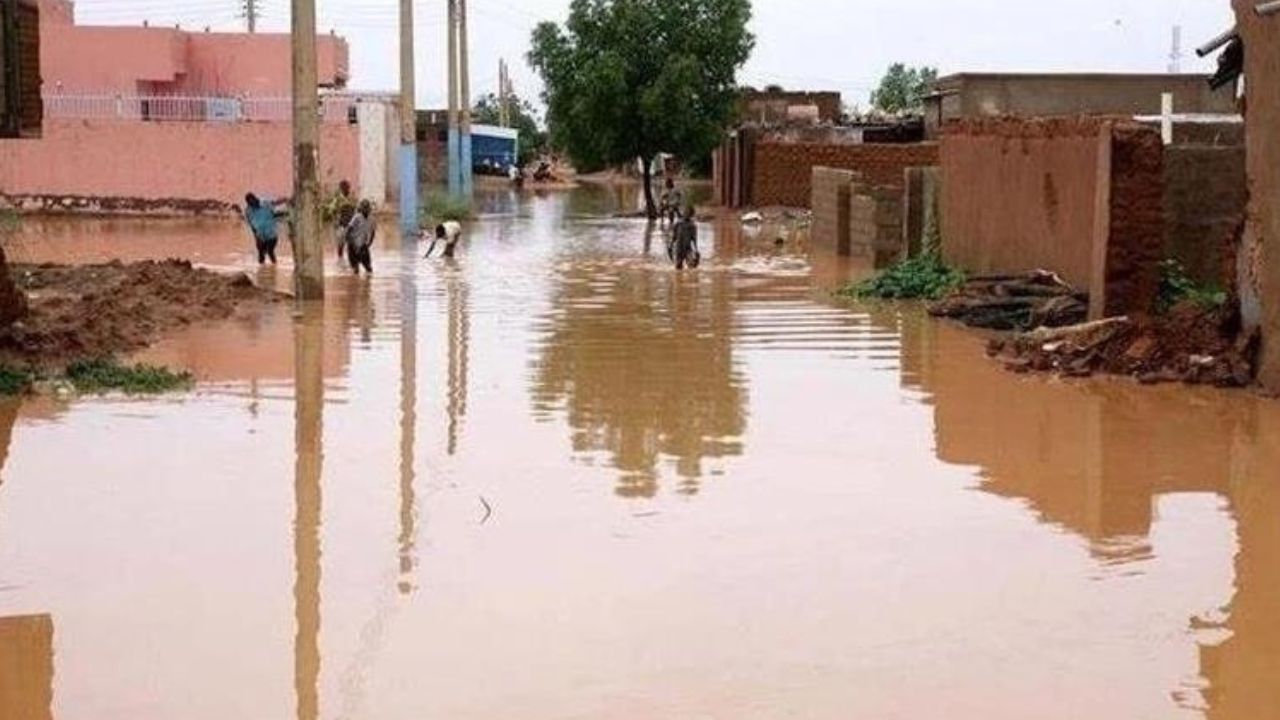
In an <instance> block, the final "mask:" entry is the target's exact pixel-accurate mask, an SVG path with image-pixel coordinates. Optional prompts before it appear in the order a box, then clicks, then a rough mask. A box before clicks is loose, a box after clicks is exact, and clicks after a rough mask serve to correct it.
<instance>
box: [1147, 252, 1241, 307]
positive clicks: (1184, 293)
mask: <svg viewBox="0 0 1280 720" xmlns="http://www.w3.org/2000/svg"><path fill="white" fill-rule="evenodd" d="M1184 302H1192V303H1195V304H1196V305H1199V306H1200V307H1203V308H1206V309H1213V308H1218V307H1222V306H1223V305H1225V304H1227V293H1226V291H1225V290H1223V289H1222V288H1219V287H1216V286H1214V285H1203V284H1200V283H1198V282H1196V281H1195V280H1194V279H1193V278H1192V277H1191V275H1190V274H1189V273H1188V272H1187V268H1186V266H1185V265H1183V264H1182V263H1181V262H1180V261H1178V260H1174V259H1172V258H1171V259H1168V260H1165V261H1163V262H1161V263H1160V299H1159V304H1160V311H1161V312H1167V311H1169V310H1170V309H1171V308H1173V307H1174V306H1176V305H1180V304H1182V303H1184Z"/></svg>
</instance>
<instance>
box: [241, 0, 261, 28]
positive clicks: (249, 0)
mask: <svg viewBox="0 0 1280 720" xmlns="http://www.w3.org/2000/svg"><path fill="white" fill-rule="evenodd" d="M244 19H245V22H246V24H247V25H248V26H249V32H251V33H255V32H257V31H258V0H244Z"/></svg>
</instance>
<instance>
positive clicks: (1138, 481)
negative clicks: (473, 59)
mask: <svg viewBox="0 0 1280 720" xmlns="http://www.w3.org/2000/svg"><path fill="white" fill-rule="evenodd" d="M637 199H638V195H637V194H636V188H635V187H634V186H631V187H629V188H628V187H600V188H593V189H588V190H584V191H581V192H578V193H573V194H563V193H559V194H544V195H542V196H538V195H533V194H526V195H524V196H517V195H516V194H514V193H510V192H507V191H505V190H504V191H500V192H496V193H492V194H482V195H481V205H480V208H481V211H482V215H483V218H482V219H481V220H480V221H478V222H477V223H475V224H474V225H473V226H472V227H471V228H470V231H469V233H468V237H467V238H466V239H465V242H464V246H463V250H462V253H461V254H460V257H459V258H458V259H457V260H456V261H452V262H446V261H441V260H439V259H435V260H431V261H423V260H422V259H421V255H422V250H421V248H409V249H405V250H402V249H401V247H400V241H399V239H398V238H397V237H394V234H393V233H392V232H388V237H386V238H384V239H383V240H381V241H380V246H379V248H378V252H377V254H376V256H375V263H376V270H377V274H376V275H375V276H374V277H373V278H372V279H368V278H359V279H357V278H353V277H351V276H350V275H349V274H348V273H347V272H346V270H345V269H344V268H343V267H342V266H341V264H340V263H338V262H337V261H336V260H334V259H332V258H330V265H329V274H330V277H329V278H328V285H329V299H328V304H327V306H326V307H325V308H324V309H323V313H322V312H320V311H319V309H318V308H314V307H312V308H303V309H302V311H301V312H300V313H299V314H296V315H295V314H294V312H293V310H294V309H293V308H292V307H291V306H289V305H285V306H282V307H279V308H274V309H272V310H270V311H269V312H266V313H264V314H263V315H261V316H259V317H255V318H245V319H236V320H232V321H228V322H227V323H223V324H218V325H213V326H201V327H194V328H190V329H188V330H186V331H184V332H182V333H178V334H175V335H174V336H172V337H170V338H168V339H166V340H165V341H164V342H162V343H161V344H160V345H158V346H157V347H156V348H153V349H152V350H150V351H148V352H147V353H145V354H144V358H145V359H147V360H151V361H155V362H165V363H171V364H180V365H183V366H187V367H192V368H194V369H195V371H196V373H197V376H198V378H199V379H200V384H199V387H198V389H197V391H196V392H195V393H193V394H191V395H189V396H183V397H176V398H161V399H154V400H126V399H122V398H105V399H86V400H81V401H77V402H74V403H67V402H59V401H56V400H49V399H44V400H40V401H29V402H26V403H22V404H17V403H9V404H0V718H3V719H4V720H8V719H9V718H21V719H22V720H26V718H40V719H41V720H45V719H48V718H55V717H56V718H58V719H59V720H76V719H78V718H94V720H97V719H99V718H107V719H115V718H122V719H123V718H129V719H130V720H132V719H133V718H149V717H181V718H184V720H185V719H192V720H214V719H217V720H221V719H222V718H228V717H284V716H288V715H290V714H294V715H296V716H297V717H298V718H352V719H355V718H380V719H381V718H387V719H390V720H401V719H403V720H409V719H410V718H418V717H441V718H449V719H450V720H487V719H488V718H503V717H511V716H512V713H513V712H515V713H516V714H518V715H519V716H520V717H522V718H532V719H546V720H551V719H553V718H554V719H559V718H566V717H579V718H588V717H589V718H617V719H619V720H621V719H629V718H636V717H732V718H735V720H738V719H752V720H757V719H758V720H765V719H772V718H777V717H785V716H803V717H809V718H819V719H825V718H833V719H834V718H847V717H956V718H1024V717H1034V718H1047V719H1054V720H1056V719H1061V720H1068V719H1074V718H1079V717H1090V718H1117V720H1118V719H1121V718H1123V719H1125V720H1128V719H1129V718H1176V717H1186V718H1197V717H1199V718H1210V719H1214V720H1254V719H1256V718H1261V719H1263V720H1267V719H1268V718H1277V717H1280V685H1277V684H1276V683H1275V682H1274V678H1275V676H1276V673H1277V671H1278V670H1280V613H1278V612H1277V610H1278V609H1280V523H1277V522H1276V518H1277V517H1280V487H1278V486H1277V485H1278V483H1277V478H1276V476H1275V468H1276V467H1280V444H1277V443H1276V442H1275V441H1274V439H1275V438H1276V437H1277V436H1280V435H1277V433H1280V408H1278V406H1277V405H1276V404H1275V403H1272V402H1266V401H1261V400H1258V399H1255V398H1252V397H1249V396H1247V395H1244V394H1226V393H1219V392H1213V391H1205V390H1189V389H1185V388H1159V389H1150V388H1140V387H1137V386H1134V385H1131V384H1128V383H1123V382H1104V381H1097V382H1089V383H1073V382H1063V381H1057V380H1046V379H1043V378H1023V377H1014V376H1011V375H1008V374H1005V373H1003V372H1001V371H999V369H998V368H996V367H995V366H993V365H992V364H991V363H990V362H988V361H987V360H986V358H985V357H983V353H982V347H981V341H980V339H978V338H976V337H974V336H973V335H971V334H969V333H967V332H964V331H959V330H956V329H954V328H952V327H951V326H949V325H944V324H938V323H934V322H931V321H928V320H926V319H925V318H924V317H923V316H922V315H921V314H920V313H918V312H917V311H916V310H914V309H910V308H905V309H904V308H899V307H894V306H890V305H885V306H876V307H869V308H860V307H843V306H839V305H836V304H834V303H832V302H830V301H829V300H828V299H827V298H826V296H825V293H824V290H825V289H829V288H832V287H835V286H837V285H839V284H841V283H842V282H844V281H845V280H847V279H849V278H850V277H855V276H857V275H858V274H859V273H861V272H864V271H865V269H863V268H858V267H855V266H850V265H849V264H848V263H847V262H844V261H837V260H834V259H830V258H824V257H821V256H818V257H812V258H811V257H808V256H807V255H806V250H807V249H806V244H807V243H806V240H805V237H804V233H803V232H802V231H799V232H797V231H796V230H795V228H792V227H790V226H789V225H787V224H781V225H777V226H768V227H760V228H748V229H743V228H741V227H740V226H739V224H738V223H737V222H736V220H734V219H732V218H727V219H723V220H720V221H717V222H713V223H707V224H704V225H703V226H702V237H703V243H702V248H703V250H704V254H705V255H706V264H705V265H704V266H703V267H702V268H700V269H699V270H698V271H697V272H693V273H683V274H679V273H676V272H674V271H673V270H672V269H671V268H670V266H669V263H667V261H666V259H665V249H664V243H665V237H664V235H663V232H662V230H661V229H660V228H658V227H656V226H650V225H649V224H647V223H644V222H640V221H630V220H618V219H614V218H612V217H611V216H612V214H613V213H615V212H617V211H618V210H622V209H626V208H628V207H634V206H635V203H636V201H637ZM391 230H392V229H391V228H388V231H391ZM22 237H23V242H24V243H25V245H23V246H22V248H21V253H23V255H22V258H23V259H27V260H30V261H42V260H46V259H50V260H56V259H66V258H86V259H106V258H107V257H110V256H111V255H112V254H118V255H120V256H122V257H127V258H133V257H149V256H157V257H164V256H167V255H170V254H175V253H180V254H194V253H199V254H200V256H201V257H202V258H204V259H203V262H207V263H208V264H211V265H221V266H227V267H238V268H248V269H251V270H254V272H257V271H256V270H255V269H254V268H253V264H252V262H251V260H250V258H249V256H248V251H249V246H248V241H247V239H246V238H245V237H243V232H242V231H241V230H240V228H239V227H238V226H236V225H235V224H234V223H222V222H220V221H206V222H201V223H169V222H163V223H153V222H146V223H136V222H133V223H129V222H121V221H112V222H110V223H88V224H79V223H77V222H72V221H51V222H48V223H42V222H41V223H32V224H30V225H29V226H28V227H27V228H26V229H24V231H23V236H22ZM779 239H781V241H782V242H781V243H778V242H777V240H779ZM258 277H259V278H260V281H262V282H265V283H275V284H279V283H280V282H282V281H283V282H286V284H287V278H288V269H287V263H286V264H285V266H282V267H281V268H280V269H279V270H271V269H267V270H264V271H262V273H261V275H259V276H258ZM620 496H621V497H622V498H624V499H626V502H622V501H620V500H619V497H620ZM55 619H56V626H57V632H56V633H55V632H54V624H55ZM322 620H323V622H322ZM513 708H517V709H518V710H515V711H513V710H512V709H513Z"/></svg>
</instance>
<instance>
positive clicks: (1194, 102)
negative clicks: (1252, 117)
mask: <svg viewBox="0 0 1280 720" xmlns="http://www.w3.org/2000/svg"><path fill="white" fill-rule="evenodd" d="M1208 81H1209V76H1208V75H1191V74H1181V75H1167V74H1105V73H962V74H958V75H949V76H947V77H943V78H939V79H938V81H937V82H935V83H934V85H933V92H932V94H930V95H929V97H927V98H926V99H925V131H926V134H927V136H928V137H931V138H936V137H938V136H939V135H940V133H941V129H942V126H943V125H945V124H946V123H947V122H948V121H950V120H957V119H962V118H983V117H1000V116H1008V115H1016V116H1019V117H1054V116H1064V115H1065V116H1076V115H1127V116H1130V117H1132V116H1135V115H1159V114H1160V111H1161V105H1160V103H1161V99H1160V98H1161V95H1162V94H1163V93H1173V95H1174V107H1175V110H1176V112H1179V113H1205V114H1219V113H1234V112H1236V101H1235V93H1234V92H1233V91H1232V89H1229V88H1222V89H1220V90H1212V89H1210V88H1209V82H1208Z"/></svg>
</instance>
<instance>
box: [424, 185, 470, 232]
mask: <svg viewBox="0 0 1280 720" xmlns="http://www.w3.org/2000/svg"><path fill="white" fill-rule="evenodd" d="M469 219H471V201H469V200H466V199H464V198H459V197H453V196H452V195H450V194H449V193H447V192H432V193H428V194H427V196H426V198H424V200H423V203H422V213H421V221H422V225H423V227H434V226H435V225H436V224H437V223H442V222H445V221H447V220H456V221H458V222H461V221H463V220H469Z"/></svg>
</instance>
